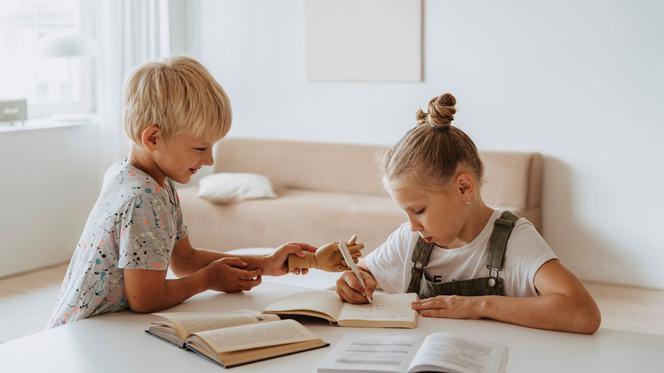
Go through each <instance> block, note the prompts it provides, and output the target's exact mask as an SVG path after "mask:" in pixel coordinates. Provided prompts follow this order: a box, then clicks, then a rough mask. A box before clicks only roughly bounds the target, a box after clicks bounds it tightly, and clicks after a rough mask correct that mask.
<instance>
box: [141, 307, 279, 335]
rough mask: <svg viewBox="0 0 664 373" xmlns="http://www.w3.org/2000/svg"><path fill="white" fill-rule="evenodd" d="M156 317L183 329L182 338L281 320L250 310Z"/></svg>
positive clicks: (167, 313)
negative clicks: (219, 329) (202, 332)
mask: <svg viewBox="0 0 664 373" xmlns="http://www.w3.org/2000/svg"><path fill="white" fill-rule="evenodd" d="M155 315H157V316H160V317H163V318H165V319H166V320H167V321H170V322H172V323H173V324H175V323H177V324H178V327H176V330H178V329H179V328H182V330H181V331H178V334H180V333H183V334H184V335H182V336H181V338H185V337H186V336H188V335H189V334H193V333H196V332H200V331H203V330H209V329H218V328H226V327H230V326H235V325H243V324H254V323H257V322H264V321H275V320H279V316H277V315H267V314H262V313H260V312H256V311H249V310H240V311H233V312H225V313H214V312H166V313H155ZM153 324H154V323H153ZM159 324H162V325H167V324H164V323H159Z"/></svg>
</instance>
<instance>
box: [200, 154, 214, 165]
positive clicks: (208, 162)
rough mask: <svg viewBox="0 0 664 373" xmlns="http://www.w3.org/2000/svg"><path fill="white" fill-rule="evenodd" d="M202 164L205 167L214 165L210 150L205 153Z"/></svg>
mask: <svg viewBox="0 0 664 373" xmlns="http://www.w3.org/2000/svg"><path fill="white" fill-rule="evenodd" d="M203 164H204V165H206V166H212V165H213V164H214V158H213V157H212V150H208V151H206V152H205V158H203Z"/></svg>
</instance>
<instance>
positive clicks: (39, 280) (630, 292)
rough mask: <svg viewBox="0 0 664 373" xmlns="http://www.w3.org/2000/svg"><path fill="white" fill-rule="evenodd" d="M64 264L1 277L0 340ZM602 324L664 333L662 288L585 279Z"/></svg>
mask: <svg viewBox="0 0 664 373" xmlns="http://www.w3.org/2000/svg"><path fill="white" fill-rule="evenodd" d="M66 269H67V266H66V265H61V266H57V267H53V268H48V269H44V270H40V271H37V272H33V273H29V274H25V275H20V276H16V277H11V278H6V279H3V280H0V312H1V314H0V343H2V342H6V341H9V340H12V339H15V338H20V337H22V336H26V335H29V334H32V333H36V332H39V331H41V330H43V329H44V326H45V325H46V322H47V321H48V318H49V317H50V315H51V311H52V310H53V307H54V306H55V300H56V297H57V294H58V291H59V290H60V284H61V282H62V279H63V277H64V273H65V270H66ZM586 287H587V288H588V290H589V291H590V293H591V294H592V295H593V297H595V300H596V301H597V303H598V304H599V307H600V309H601V310H602V328H609V329H621V330H631V331H636V332H641V333H652V334H661V335H664V291H659V290H648V289H640V288H632V287H624V286H615V285H606V284H599V283H586Z"/></svg>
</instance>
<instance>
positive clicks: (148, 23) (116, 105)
mask: <svg viewBox="0 0 664 373" xmlns="http://www.w3.org/2000/svg"><path fill="white" fill-rule="evenodd" d="M83 3H84V4H85V3H87V4H86V5H85V6H91V7H93V8H92V12H90V13H88V14H94V17H93V20H92V24H91V25H90V26H91V28H92V30H93V34H94V35H95V37H96V39H97V40H98V41H99V46H100V53H99V58H98V59H97V68H98V70H97V71H98V74H97V75H98V81H97V93H96V94H97V102H98V111H99V118H100V119H99V120H100V126H101V136H102V144H103V145H102V149H100V151H101V154H102V162H103V164H102V165H101V169H102V170H105V169H106V168H107V167H108V166H109V165H110V164H111V163H113V162H115V161H118V160H121V159H122V158H124V157H125V156H126V155H127V154H128V150H129V140H127V138H126V136H125V135H124V131H123V129H122V89H123V86H124V81H125V79H126V77H127V75H128V74H129V73H130V72H131V71H132V70H133V69H134V68H135V67H136V66H138V65H140V64H142V63H145V62H147V61H154V60H159V59H161V58H163V57H166V56H169V55H170V50H169V38H170V32H169V14H168V13H169V1H168V0H92V1H83Z"/></svg>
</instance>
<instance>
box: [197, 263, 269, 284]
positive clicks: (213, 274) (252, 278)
mask: <svg viewBox="0 0 664 373" xmlns="http://www.w3.org/2000/svg"><path fill="white" fill-rule="evenodd" d="M246 266H247V263H246V262H245V261H243V260H242V259H240V258H234V257H226V258H221V259H217V260H215V261H214V262H212V263H210V264H208V265H207V267H205V270H206V272H207V282H208V289H210V290H215V291H223V292H226V293H236V292H239V291H244V290H250V289H251V288H253V287H254V286H256V285H258V284H260V283H261V274H262V270H261V269H260V268H258V269H255V270H251V271H248V270H244V269H242V268H244V267H246Z"/></svg>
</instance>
